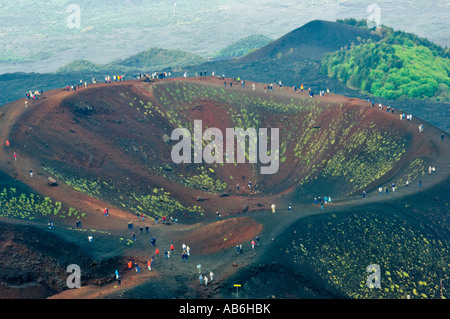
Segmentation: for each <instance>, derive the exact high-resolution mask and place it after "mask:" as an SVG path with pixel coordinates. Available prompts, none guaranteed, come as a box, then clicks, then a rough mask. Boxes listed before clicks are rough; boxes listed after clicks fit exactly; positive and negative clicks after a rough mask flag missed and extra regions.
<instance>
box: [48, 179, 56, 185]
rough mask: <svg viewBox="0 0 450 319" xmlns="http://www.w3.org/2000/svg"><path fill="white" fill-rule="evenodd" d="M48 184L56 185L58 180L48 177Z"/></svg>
mask: <svg viewBox="0 0 450 319" xmlns="http://www.w3.org/2000/svg"><path fill="white" fill-rule="evenodd" d="M48 185H50V186H58V182H57V181H56V180H55V179H54V178H52V177H49V178H48Z"/></svg>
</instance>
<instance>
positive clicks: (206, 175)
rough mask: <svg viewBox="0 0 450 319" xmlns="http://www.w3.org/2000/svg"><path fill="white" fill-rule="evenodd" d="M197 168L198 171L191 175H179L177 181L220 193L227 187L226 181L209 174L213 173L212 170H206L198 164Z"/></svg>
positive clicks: (188, 185) (195, 187) (191, 186)
mask: <svg viewBox="0 0 450 319" xmlns="http://www.w3.org/2000/svg"><path fill="white" fill-rule="evenodd" d="M197 169H198V170H199V171H200V172H199V174H195V175H191V176H183V175H180V178H181V180H180V181H179V182H180V183H181V184H182V185H185V186H187V187H190V188H194V189H202V190H205V191H207V192H211V193H220V192H222V191H224V190H225V189H226V188H227V183H226V182H223V181H221V180H219V179H216V178H213V177H211V176H210V174H214V171H213V172H211V170H210V169H208V170H206V169H205V167H203V166H199V167H198V168H197Z"/></svg>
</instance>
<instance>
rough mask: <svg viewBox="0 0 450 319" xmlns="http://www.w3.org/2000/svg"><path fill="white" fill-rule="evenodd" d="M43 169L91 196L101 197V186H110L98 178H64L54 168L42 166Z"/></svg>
mask: <svg viewBox="0 0 450 319" xmlns="http://www.w3.org/2000/svg"><path fill="white" fill-rule="evenodd" d="M43 168H44V170H45V171H47V172H49V173H50V174H52V175H53V177H54V178H56V179H58V180H61V181H64V183H65V184H67V185H68V186H71V187H72V188H73V189H74V190H76V191H79V192H81V193H84V194H86V195H89V196H90V197H92V198H97V199H100V198H101V196H102V195H101V194H102V188H104V187H107V188H111V186H109V185H108V184H107V183H106V182H101V181H100V180H99V179H96V180H88V179H86V178H65V177H64V176H62V175H61V174H59V173H58V172H56V171H55V170H54V169H52V168H50V167H43Z"/></svg>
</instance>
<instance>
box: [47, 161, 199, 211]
mask: <svg viewBox="0 0 450 319" xmlns="http://www.w3.org/2000/svg"><path fill="white" fill-rule="evenodd" d="M44 169H45V170H46V171H48V172H51V173H52V175H53V176H54V177H56V178H57V179H59V180H61V181H64V182H65V183H66V184H67V185H69V186H71V187H72V188H73V189H75V190H77V191H79V192H82V193H84V194H86V195H88V196H90V197H92V198H96V199H99V200H104V201H106V202H110V203H111V204H115V205H118V206H119V207H123V209H124V210H125V211H130V212H133V213H139V214H144V215H146V216H148V217H152V216H160V217H162V216H167V215H168V214H173V213H175V212H190V213H203V210H202V208H201V207H200V206H194V207H185V206H184V205H182V204H181V203H180V202H179V201H178V200H177V199H176V198H175V197H173V196H172V194H171V193H169V192H166V191H164V189H163V188H153V189H151V190H150V191H149V190H142V191H141V192H139V193H137V192H135V191H132V190H127V184H126V183H125V184H121V185H120V186H117V185H114V184H113V183H107V182H105V181H101V180H100V179H92V180H88V179H85V178H81V177H79V178H75V177H65V176H63V175H62V174H60V173H58V172H56V171H55V170H54V169H52V168H49V167H45V168H44ZM127 183H131V181H129V180H128V178H127Z"/></svg>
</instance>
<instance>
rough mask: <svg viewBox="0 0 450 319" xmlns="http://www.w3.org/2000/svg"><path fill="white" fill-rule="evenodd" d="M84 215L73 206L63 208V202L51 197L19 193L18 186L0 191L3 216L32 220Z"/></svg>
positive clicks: (80, 216)
mask: <svg viewBox="0 0 450 319" xmlns="http://www.w3.org/2000/svg"><path fill="white" fill-rule="evenodd" d="M84 215H85V214H84V213H82V214H80V212H79V211H77V210H76V209H74V208H72V207H70V208H69V210H68V211H66V210H63V209H62V203H61V202H58V201H53V200H52V199H51V198H50V197H41V196H39V195H37V194H33V193H30V194H25V193H18V192H17V189H16V188H9V189H6V188H4V189H3V191H2V192H1V193H0V216H1V217H10V218H19V219H27V220H32V219H35V218H39V217H50V216H58V217H60V218H65V217H70V216H77V217H79V218H82V217H84Z"/></svg>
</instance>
